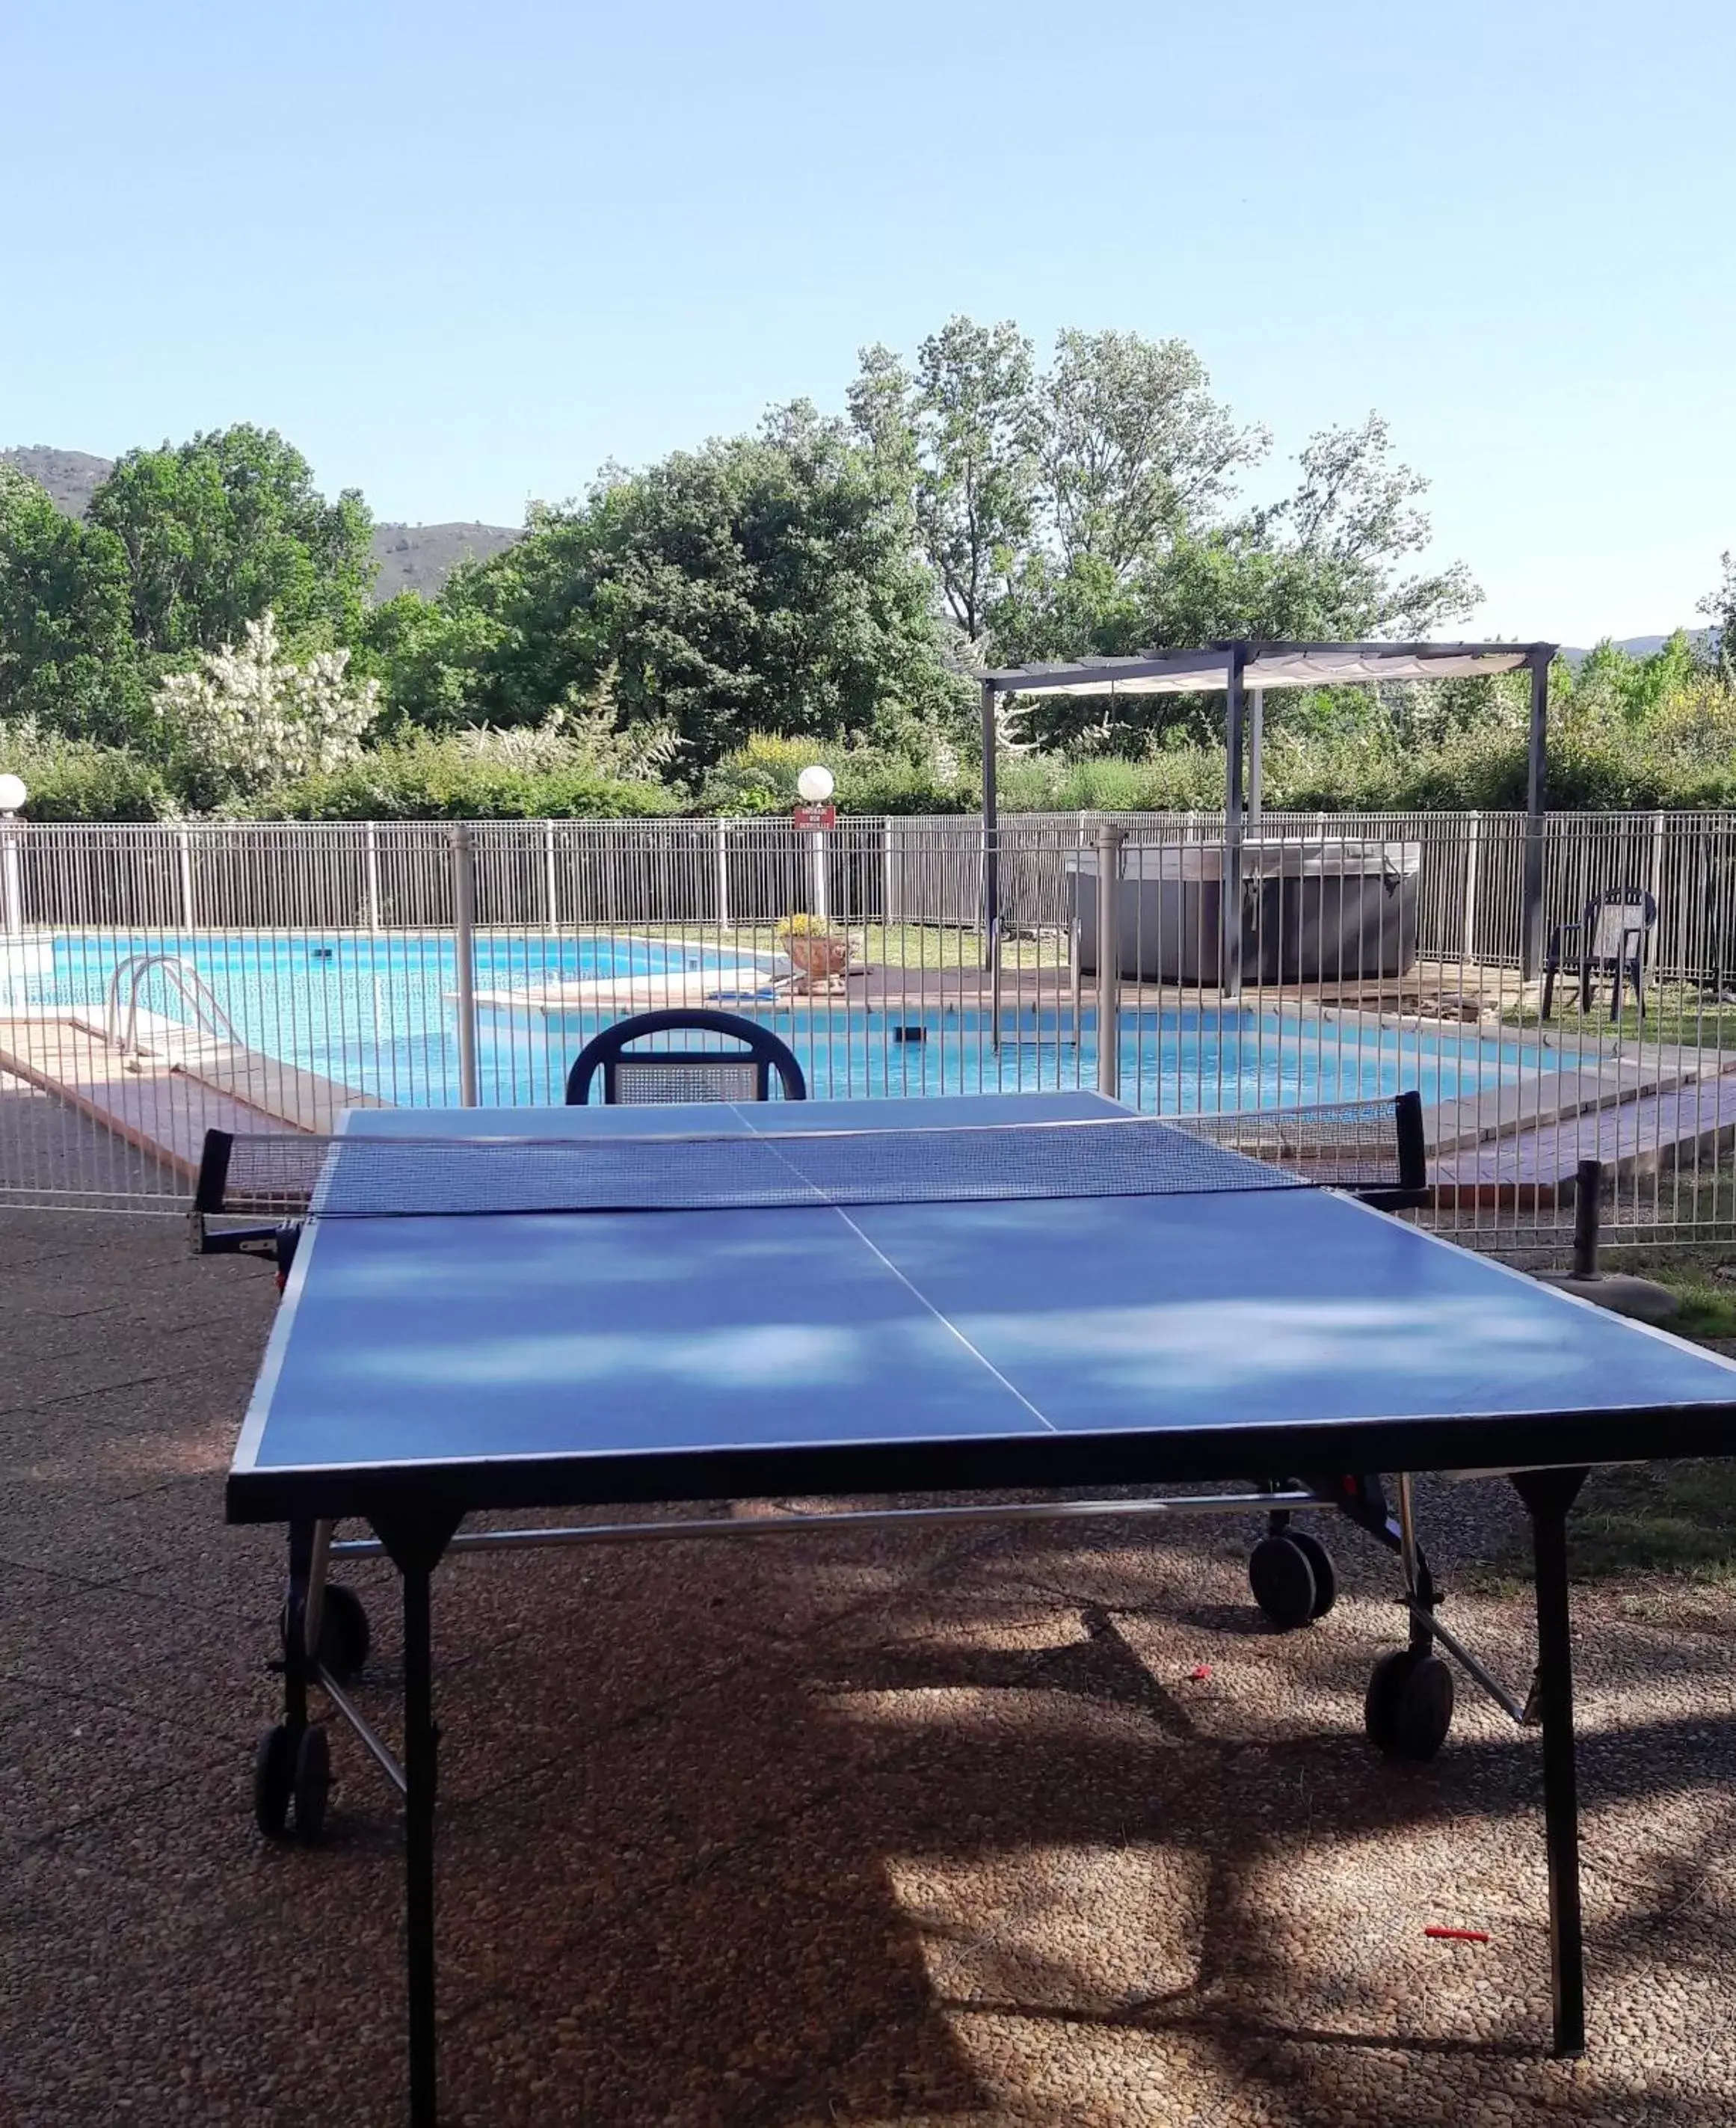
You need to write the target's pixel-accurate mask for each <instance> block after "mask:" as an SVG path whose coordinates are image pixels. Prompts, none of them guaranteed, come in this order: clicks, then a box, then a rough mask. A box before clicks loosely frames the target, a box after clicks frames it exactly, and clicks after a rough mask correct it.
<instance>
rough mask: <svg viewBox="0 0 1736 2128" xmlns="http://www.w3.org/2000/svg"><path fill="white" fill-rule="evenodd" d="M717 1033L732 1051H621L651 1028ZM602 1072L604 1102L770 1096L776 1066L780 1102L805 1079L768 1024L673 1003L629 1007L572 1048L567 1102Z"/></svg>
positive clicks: (577, 1099) (580, 1097) (804, 1093)
mask: <svg viewBox="0 0 1736 2128" xmlns="http://www.w3.org/2000/svg"><path fill="white" fill-rule="evenodd" d="M676 1033H695V1034H700V1033H703V1034H720V1035H724V1036H727V1037H728V1038H731V1039H732V1040H733V1041H734V1042H735V1043H737V1044H738V1045H739V1046H738V1047H736V1048H733V1049H647V1050H643V1051H642V1052H639V1054H638V1055H637V1056H632V1055H628V1054H626V1053H624V1052H626V1050H627V1048H628V1044H629V1043H634V1042H638V1041H641V1040H643V1039H644V1038H646V1037H647V1036H649V1035H654V1034H676ZM599 1071H600V1072H601V1073H602V1075H603V1099H604V1101H605V1104H608V1105H609V1106H610V1107H614V1106H616V1105H618V1104H619V1105H626V1104H637V1103H638V1102H643V1101H769V1100H771V1075H772V1073H773V1072H774V1071H775V1072H776V1074H777V1076H778V1084H779V1087H780V1091H781V1092H782V1095H783V1097H784V1099H785V1100H786V1101H805V1100H807V1098H808V1082H807V1081H806V1080H805V1079H804V1077H803V1076H802V1067H801V1066H800V1065H799V1063H798V1062H796V1060H795V1056H794V1052H793V1051H791V1049H790V1047H789V1045H788V1044H787V1043H785V1042H782V1041H780V1039H779V1038H778V1037H777V1036H776V1035H775V1034H774V1033H772V1032H771V1029H770V1028H765V1027H761V1026H760V1025H759V1024H758V1023H757V1021H755V1020H752V1019H742V1016H741V1015H740V1014H738V1013H733V1012H713V1011H710V1010H709V1009H706V1008H704V1007H702V1006H699V1005H693V1006H676V1007H671V1008H670V1009H668V1010H666V1011H663V1012H641V1013H635V1014H633V1018H632V1019H621V1020H617V1021H616V1022H615V1024H614V1026H613V1027H605V1028H604V1029H603V1031H602V1033H600V1034H599V1035H595V1036H594V1037H593V1038H591V1040H590V1041H589V1042H587V1043H586V1045H585V1047H583V1048H582V1049H581V1051H580V1052H579V1053H578V1056H577V1057H576V1058H575V1060H574V1062H573V1066H572V1070H571V1071H569V1072H568V1073H567V1106H568V1107H569V1108H576V1107H579V1106H581V1104H583V1103H584V1102H586V1101H587V1100H590V1098H591V1081H592V1080H593V1079H595V1076H596V1075H597V1073H598V1072H599Z"/></svg>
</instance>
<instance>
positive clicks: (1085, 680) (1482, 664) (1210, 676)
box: [982, 640, 1556, 976]
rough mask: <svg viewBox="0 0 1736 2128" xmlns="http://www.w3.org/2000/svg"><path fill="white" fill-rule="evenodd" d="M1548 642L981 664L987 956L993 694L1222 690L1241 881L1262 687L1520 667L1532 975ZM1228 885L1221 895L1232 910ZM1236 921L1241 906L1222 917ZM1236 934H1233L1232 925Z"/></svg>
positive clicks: (1252, 647) (994, 857) (994, 890)
mask: <svg viewBox="0 0 1736 2128" xmlns="http://www.w3.org/2000/svg"><path fill="white" fill-rule="evenodd" d="M1555 648H1556V646H1555V645H1554V644H1553V643H1267V642H1260V641H1255V640H1247V641H1240V642H1232V643H1212V644H1207V645H1206V646H1205V647H1204V648H1202V649H1198V650H1153V651H1150V652H1149V653H1147V654H1146V655H1145V656H1144V657H1142V658H1092V659H1089V660H1085V661H1083V662H1081V663H1076V664H1070V665H1011V666H1006V667H1003V668H1002V669H1001V670H1000V671H999V672H984V674H983V676H982V689H983V828H984V858H983V898H984V930H985V939H984V945H985V949H986V951H987V952H988V953H989V957H990V959H991V961H992V959H993V957H994V952H995V944H994V941H995V935H996V933H997V930H998V925H999V921H1000V876H999V875H1000V859H999V854H998V850H999V842H998V833H997V830H998V819H997V814H996V807H995V791H994V781H995V778H994V769H995V749H996V744H997V733H996V727H995V714H994V710H995V702H996V699H997V697H998V696H1008V697H1011V696H1019V695H1097V696H1103V695H1109V696H1118V695H1199V694H1215V693H1218V692H1220V691H1221V693H1222V694H1223V696H1224V697H1225V701H1224V743H1225V779H1224V839H1225V844H1226V873H1225V876H1226V879H1228V880H1230V881H1232V882H1234V883H1236V886H1237V888H1238V891H1239V882H1240V867H1241V838H1242V832H1243V825H1244V820H1245V817H1246V815H1247V812H1248V810H1250V809H1249V807H1248V806H1247V805H1246V804H1245V800H1244V797H1243V787H1244V786H1243V781H1242V767H1243V755H1244V753H1245V752H1247V751H1248V750H1249V749H1248V741H1249V739H1250V720H1249V718H1248V716H1247V714H1246V710H1247V705H1248V703H1249V701H1250V698H1251V701H1252V705H1253V711H1254V714H1253V717H1252V720H1251V739H1252V755H1251V762H1250V777H1249V783H1248V789H1249V793H1250V798H1251V801H1252V805H1251V810H1252V815H1253V818H1254V819H1255V820H1256V821H1257V820H1258V818H1259V791H1260V781H1261V778H1260V753H1261V746H1262V739H1263V734H1262V729H1261V724H1262V720H1261V715H1260V700H1261V697H1262V696H1263V695H1264V692H1265V691H1266V690H1267V689H1268V688H1269V687H1272V688H1275V687H1334V686H1379V685H1381V684H1382V683H1383V682H1386V681H1397V680H1405V681H1418V680H1460V679H1469V678H1473V677H1477V676H1479V675H1481V674H1484V673H1495V672H1520V671H1525V672H1530V676H1531V734H1530V758H1529V762H1528V770H1527V776H1526V782H1525V815H1526V833H1525V866H1524V889H1523V895H1524V899H1523V906H1522V910H1521V919H1520V958H1521V962H1522V964H1523V967H1524V972H1525V974H1526V975H1527V976H1534V975H1535V974H1536V973H1537V971H1538V967H1539V963H1540V961H1541V957H1542V943H1543V941H1542V915H1543V811H1544V737H1545V730H1544V727H1545V721H1546V715H1547V710H1548V706H1549V666H1550V663H1551V662H1552V660H1553V658H1554V656H1555ZM1233 899H1234V896H1233V895H1232V896H1231V897H1229V898H1226V903H1225V907H1226V910H1230V909H1231V902H1232V900H1233ZM1228 922H1235V923H1238V924H1239V922H1240V917H1239V915H1232V916H1230V917H1226V923H1228ZM1238 935H1239V933H1238Z"/></svg>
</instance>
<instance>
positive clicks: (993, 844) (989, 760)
mask: <svg viewBox="0 0 1736 2128" xmlns="http://www.w3.org/2000/svg"><path fill="white" fill-rule="evenodd" d="M994 691H995V690H994V681H992V680H984V682H983V966H984V967H985V968H994V967H996V966H997V965H998V955H997V952H996V950H995V949H996V946H997V944H998V934H999V931H1000V924H1001V852H1000V815H999V811H998V808H997V806H996V804H995V792H994V748H995V733H994Z"/></svg>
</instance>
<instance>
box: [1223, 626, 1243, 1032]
mask: <svg viewBox="0 0 1736 2128" xmlns="http://www.w3.org/2000/svg"><path fill="white" fill-rule="evenodd" d="M1247 654H1248V652H1247V645H1246V644H1240V643H1238V644H1236V645H1234V646H1233V648H1231V652H1230V662H1229V667H1228V669H1227V671H1226V673H1225V676H1224V679H1225V686H1224V865H1223V874H1222V877H1221V880H1220V881H1219V884H1218V892H1219V895H1220V908H1219V912H1218V913H1219V916H1220V919H1221V923H1222V926H1223V932H1222V944H1221V965H1220V967H1219V969H1218V978H1217V980H1218V989H1219V992H1220V994H1221V995H1222V996H1223V997H1225V998H1227V999H1235V998H1239V997H1240V995H1241V994H1242V746H1243V737H1244V734H1243V724H1244V719H1243V714H1242V712H1243V708H1244V696H1243V692H1242V667H1243V664H1244V663H1245V660H1246V658H1247Z"/></svg>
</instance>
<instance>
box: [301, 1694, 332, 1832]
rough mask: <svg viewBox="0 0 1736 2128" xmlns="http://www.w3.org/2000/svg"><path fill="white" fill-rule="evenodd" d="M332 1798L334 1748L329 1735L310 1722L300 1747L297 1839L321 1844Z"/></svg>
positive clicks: (302, 1736)
mask: <svg viewBox="0 0 1736 2128" xmlns="http://www.w3.org/2000/svg"><path fill="white" fill-rule="evenodd" d="M330 1794H331V1746H330V1745H329V1744H328V1743H327V1742H326V1741H325V1730H324V1729H322V1728H320V1727H319V1725H318V1724H317V1723H314V1722H310V1723H309V1724H308V1726H307V1727H306V1728H305V1729H304V1730H303V1731H301V1739H300V1741H298V1743H297V1744H296V1788H295V1804H296V1839H298V1840H317V1839H318V1838H319V1836H320V1834H321V1833H322V1832H323V1831H325V1805H326V1801H327V1799H328V1798H329V1797H330Z"/></svg>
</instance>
